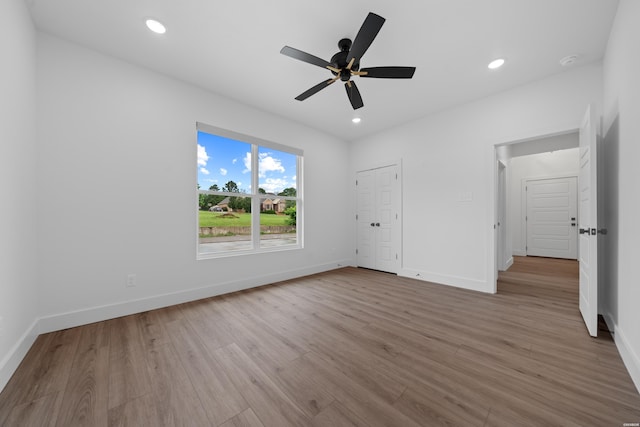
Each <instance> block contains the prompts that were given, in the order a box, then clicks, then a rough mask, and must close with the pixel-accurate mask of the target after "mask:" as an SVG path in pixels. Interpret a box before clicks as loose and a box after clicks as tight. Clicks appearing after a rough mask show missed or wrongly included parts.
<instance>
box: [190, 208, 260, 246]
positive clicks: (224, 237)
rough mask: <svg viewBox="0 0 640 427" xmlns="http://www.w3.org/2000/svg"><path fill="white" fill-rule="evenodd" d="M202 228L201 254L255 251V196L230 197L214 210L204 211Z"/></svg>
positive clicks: (200, 216) (200, 233) (201, 217)
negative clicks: (252, 235)
mask: <svg viewBox="0 0 640 427" xmlns="http://www.w3.org/2000/svg"><path fill="white" fill-rule="evenodd" d="M218 209H220V211H218ZM199 227H200V230H199V234H198V252H199V253H200V254H212V253H216V254H221V253H226V252H233V251H241V250H250V249H253V243H252V240H251V197H226V198H225V199H224V200H223V201H221V202H220V203H219V204H218V205H216V206H215V207H214V208H212V209H211V210H205V211H203V210H201V211H200V212H199Z"/></svg>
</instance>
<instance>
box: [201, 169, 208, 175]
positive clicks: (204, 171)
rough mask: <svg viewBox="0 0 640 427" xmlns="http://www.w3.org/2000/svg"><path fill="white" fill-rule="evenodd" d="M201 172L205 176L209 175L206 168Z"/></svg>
mask: <svg viewBox="0 0 640 427" xmlns="http://www.w3.org/2000/svg"><path fill="white" fill-rule="evenodd" d="M200 172H202V173H203V174H205V175H209V171H208V170H207V169H206V168H200Z"/></svg>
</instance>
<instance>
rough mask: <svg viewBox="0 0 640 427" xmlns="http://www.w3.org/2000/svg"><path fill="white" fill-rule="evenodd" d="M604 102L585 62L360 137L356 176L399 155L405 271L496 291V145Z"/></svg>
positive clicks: (570, 125) (569, 123)
mask: <svg viewBox="0 0 640 427" xmlns="http://www.w3.org/2000/svg"><path fill="white" fill-rule="evenodd" d="M425 96H428V94H425ZM601 100H602V68H601V66H600V65H588V66H584V67H581V68H576V69H574V70H571V71H566V72H564V73H561V74H559V75H556V76H553V77H550V78H547V79H545V80H541V81H537V82H534V83H531V84H528V85H526V86H522V87H519V88H516V89H513V90H510V91H508V92H504V93H501V94H498V95H495V96H491V97H488V98H485V99H482V100H479V101H477V102H473V103H470V104H466V105H463V106H461V107H458V108H455V109H452V110H449V111H445V112H442V113H439V114H435V115H432V116H429V117H426V118H423V119H421V120H418V121H415V122H411V123H408V124H406V125H403V126H400V127H397V128H394V129H391V130H388V131H386V132H382V133H380V134H377V135H374V136H371V137H367V138H364V139H361V140H358V141H355V142H354V143H353V144H352V146H351V153H350V156H351V157H350V159H351V161H350V170H351V173H352V174H353V173H355V171H357V170H361V169H366V168H367V167H368V166H369V165H370V164H379V163H380V162H382V161H384V159H395V158H399V157H401V158H402V161H403V194H402V200H403V209H402V211H403V266H402V271H401V274H403V275H406V276H410V277H415V276H416V275H417V274H420V275H421V277H422V278H423V279H425V280H430V281H434V282H438V283H443V284H448V285H454V286H460V287H465V288H471V289H476V290H480V291H485V292H492V291H493V290H494V286H495V281H494V275H495V259H494V258H495V257H494V250H495V247H494V241H493V239H494V230H493V224H494V216H493V215H494V211H495V204H494V203H495V202H494V173H495V150H494V145H495V144H500V143H506V142H511V141H519V140H525V139H529V138H532V137H536V136H541V135H551V134H557V133H563V132H566V131H569V130H575V129H577V128H578V127H579V124H580V120H581V118H582V116H583V114H584V112H585V110H586V106H587V105H588V104H590V103H591V104H595V105H596V106H597V107H599V106H600V105H601ZM469 193H470V194H471V196H472V200H467V201H465V200H464V199H465V198H466V197H465V196H467V195H468V194H469Z"/></svg>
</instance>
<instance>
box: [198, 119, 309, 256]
mask: <svg viewBox="0 0 640 427" xmlns="http://www.w3.org/2000/svg"><path fill="white" fill-rule="evenodd" d="M196 128H197V153H198V154H197V170H198V172H197V195H198V209H197V213H198V228H197V240H198V244H197V258H198V259H204V258H217V257H221V256H230V255H240V254H246V253H256V252H267V251H278V250H291V249H299V248H301V247H302V200H303V199H302V191H301V189H302V185H301V181H302V180H301V176H302V159H303V152H302V150H300V149H297V148H293V147H287V146H284V145H281V144H277V143H274V142H270V141H265V140H262V139H259V138H255V137H251V136H248V135H243V134H239V133H236V132H232V131H228V130H225V129H220V128H217V127H213V126H209V125H206V124H203V123H197V125H196Z"/></svg>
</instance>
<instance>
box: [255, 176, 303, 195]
mask: <svg viewBox="0 0 640 427" xmlns="http://www.w3.org/2000/svg"><path fill="white" fill-rule="evenodd" d="M287 187H295V184H294V185H291V184H290V183H289V181H287V180H286V179H282V178H267V179H265V180H264V181H261V182H260V188H264V191H266V192H267V193H274V194H278V193H280V192H282V190H284V189H285V188H287Z"/></svg>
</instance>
